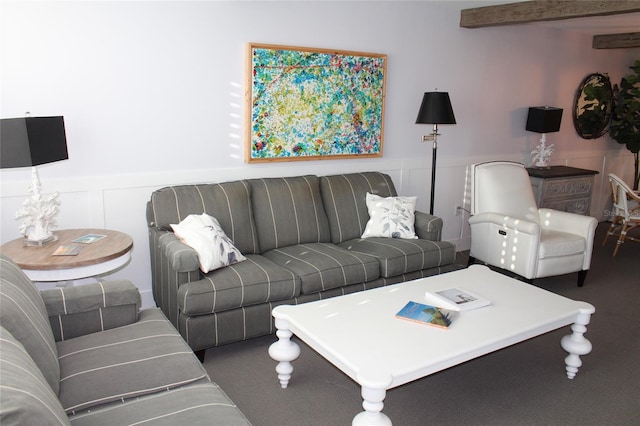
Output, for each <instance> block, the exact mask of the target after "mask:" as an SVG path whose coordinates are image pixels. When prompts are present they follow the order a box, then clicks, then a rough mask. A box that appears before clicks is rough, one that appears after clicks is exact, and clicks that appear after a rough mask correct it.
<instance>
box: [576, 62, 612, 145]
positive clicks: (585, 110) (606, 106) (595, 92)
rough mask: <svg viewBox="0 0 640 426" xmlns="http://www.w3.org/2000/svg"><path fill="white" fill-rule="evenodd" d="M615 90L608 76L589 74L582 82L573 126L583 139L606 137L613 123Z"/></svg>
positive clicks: (577, 94)
mask: <svg viewBox="0 0 640 426" xmlns="http://www.w3.org/2000/svg"><path fill="white" fill-rule="evenodd" d="M612 109H613V90H612V89H611V81H609V77H608V76H607V75H606V74H589V75H588V76H587V77H585V79H584V80H582V83H580V87H579V88H578V92H577V93H576V98H575V101H574V108H573V125H574V127H575V128H576V132H578V135H580V137H581V138H583V139H596V138H599V137H600V136H602V135H604V134H605V133H606V132H607V129H608V127H609V122H610V121H611V112H612Z"/></svg>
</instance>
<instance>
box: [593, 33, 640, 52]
mask: <svg viewBox="0 0 640 426" xmlns="http://www.w3.org/2000/svg"><path fill="white" fill-rule="evenodd" d="M592 47H593V48H594V49H626V48H629V47H640V33H624V34H601V35H595V36H593V45H592Z"/></svg>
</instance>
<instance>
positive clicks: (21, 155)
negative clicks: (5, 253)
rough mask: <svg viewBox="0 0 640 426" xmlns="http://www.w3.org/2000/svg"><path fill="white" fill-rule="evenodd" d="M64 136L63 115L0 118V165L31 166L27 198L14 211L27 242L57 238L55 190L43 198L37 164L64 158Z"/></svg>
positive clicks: (65, 157)
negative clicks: (55, 227)
mask: <svg viewBox="0 0 640 426" xmlns="http://www.w3.org/2000/svg"><path fill="white" fill-rule="evenodd" d="M68 158H69V154H68V153H67V138H66V135H65V129H64V119H63V117H23V118H6V119H1V120H0V168H2V169H10V168H18V167H31V185H30V186H29V192H30V194H31V197H30V198H27V199H26V200H25V201H24V202H23V203H22V207H21V208H20V209H19V210H18V211H17V212H16V215H15V219H16V220H18V219H23V223H22V225H20V227H19V228H18V230H19V231H20V233H21V234H22V235H24V236H25V244H26V245H44V244H47V243H49V242H52V241H55V240H57V237H56V236H55V235H54V234H53V233H52V232H51V228H52V227H54V226H55V225H56V216H57V215H58V211H59V208H58V206H59V205H60V202H59V201H58V193H54V194H52V195H50V196H48V197H46V198H43V196H42V194H41V193H40V189H41V185H40V177H39V176H38V168H37V166H39V165H41V164H48V163H53V162H55V161H60V160H66V159H68Z"/></svg>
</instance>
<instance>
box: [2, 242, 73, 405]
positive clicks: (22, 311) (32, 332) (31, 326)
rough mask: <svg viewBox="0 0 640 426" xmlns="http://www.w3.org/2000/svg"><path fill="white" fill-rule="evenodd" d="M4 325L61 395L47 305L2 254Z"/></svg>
mask: <svg viewBox="0 0 640 426" xmlns="http://www.w3.org/2000/svg"><path fill="white" fill-rule="evenodd" d="M34 250H37V248H34ZM0 325H2V326H3V327H4V328H6V329H7V331H9V333H11V334H12V335H13V337H15V338H16V340H18V341H19V342H20V343H22V345H23V346H24V348H25V349H26V350H27V352H28V353H29V356H31V358H32V359H33V360H34V361H35V363H36V365H37V366H38V368H40V371H42V374H43V375H44V377H45V378H46V379H47V383H49V386H50V387H51V389H52V390H53V392H54V393H56V394H57V393H58V386H59V381H60V368H59V366H58V352H57V350H56V343H55V340H54V337H53V332H52V331H51V326H50V325H49V317H48V316H47V310H46V307H45V305H44V302H43V301H42V297H41V296H40V292H38V290H37V289H36V287H35V286H34V285H33V283H32V282H31V280H30V279H29V278H28V277H27V276H26V275H25V274H24V272H22V270H21V269H20V268H19V267H18V266H17V265H16V264H15V263H14V262H13V261H12V260H11V259H9V258H8V257H6V256H4V255H0Z"/></svg>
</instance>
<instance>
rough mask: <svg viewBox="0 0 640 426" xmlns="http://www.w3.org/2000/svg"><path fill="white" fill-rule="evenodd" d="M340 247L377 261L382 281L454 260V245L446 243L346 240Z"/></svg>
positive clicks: (373, 239)
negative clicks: (371, 257)
mask: <svg viewBox="0 0 640 426" xmlns="http://www.w3.org/2000/svg"><path fill="white" fill-rule="evenodd" d="M340 247H343V248H345V249H347V250H350V251H353V252H357V253H362V254H367V255H369V256H373V257H375V258H377V259H378V262H379V264H380V276H381V277H383V278H390V277H393V276H396V275H401V274H406V273H409V272H414V271H419V270H421V269H428V268H434V267H437V266H442V265H448V264H450V263H453V262H454V260H455V257H456V246H455V245H454V244H453V243H450V242H448V241H429V240H421V239H417V240H412V239H401V238H379V237H373V238H358V239H354V240H351V241H345V242H344V243H342V244H340Z"/></svg>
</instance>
